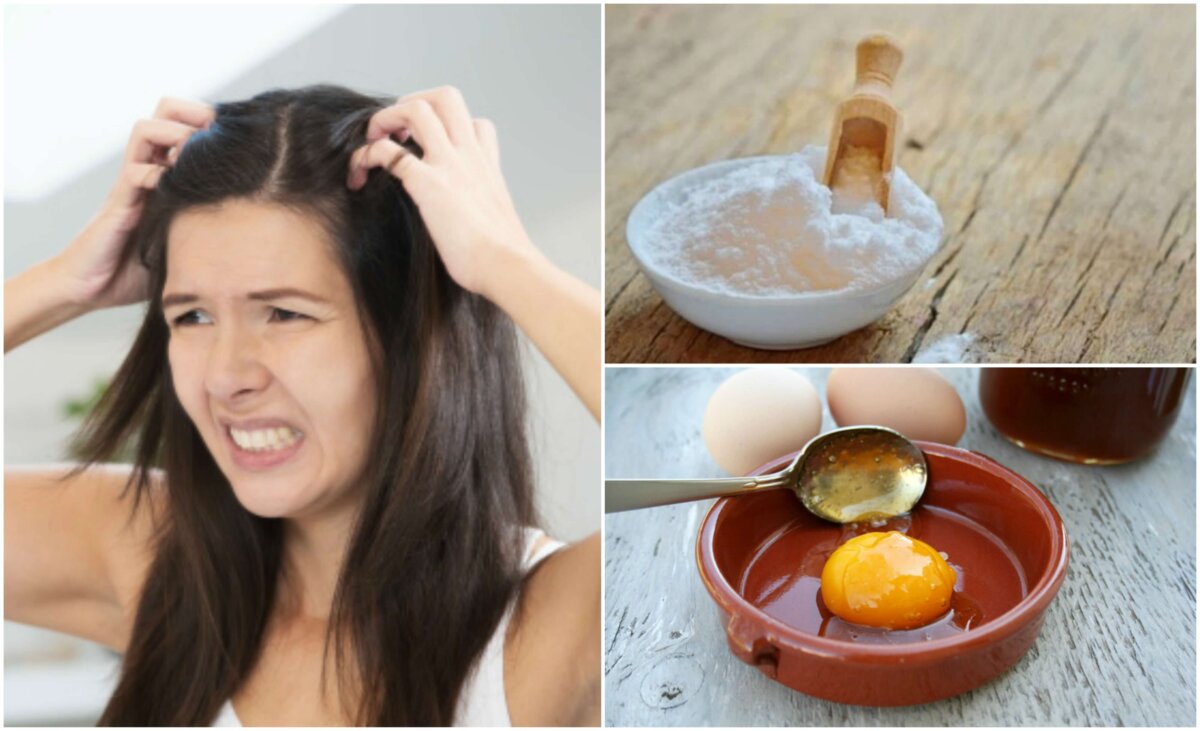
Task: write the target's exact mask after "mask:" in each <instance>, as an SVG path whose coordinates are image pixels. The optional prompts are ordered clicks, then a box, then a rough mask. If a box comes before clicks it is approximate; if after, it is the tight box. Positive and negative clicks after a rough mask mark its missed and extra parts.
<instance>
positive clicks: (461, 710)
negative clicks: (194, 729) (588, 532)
mask: <svg viewBox="0 0 1200 731" xmlns="http://www.w3.org/2000/svg"><path fill="white" fill-rule="evenodd" d="M545 537H546V534H545V533H544V532H542V531H541V530H539V529H537V528H526V529H525V558H524V560H523V561H522V564H521V568H522V569H523V570H524V572H525V573H529V572H530V571H532V570H533V569H534V567H535V566H537V565H538V564H539V563H541V562H542V561H543V560H544V559H545V558H546V557H547V556H549V555H550V554H552V553H554V552H555V551H557V550H558V549H560V548H562V547H563V543H562V542H561V541H556V540H553V539H547V540H546V541H545V542H544V543H542V545H541V546H540V547H539V546H538V543H539V542H541V541H542V539H543V538H545ZM515 607H516V602H515V601H514V602H513V603H510V604H509V605H508V608H507V609H505V610H504V617H502V618H501V619H500V624H498V625H496V631H495V632H493V633H492V637H491V639H489V640H488V643H487V647H485V648H484V650H483V654H482V655H480V656H479V662H478V663H477V664H476V665H475V667H474V669H472V670H471V671H470V672H469V673H467V679H466V680H465V681H463V687H462V692H461V693H459V695H458V709H457V710H456V711H455V713H454V725H455V726H512V719H511V718H510V717H509V715H508V701H507V700H506V699H505V697H504V640H505V638H506V637H507V635H508V624H509V622H510V621H511V620H512V613H513V609H515ZM241 725H242V722H241V721H239V720H238V717H237V713H235V712H234V710H233V702H232V701H225V705H223V706H221V711H220V713H218V714H217V718H216V720H215V721H213V726H215V727H225V728H240V727H241Z"/></svg>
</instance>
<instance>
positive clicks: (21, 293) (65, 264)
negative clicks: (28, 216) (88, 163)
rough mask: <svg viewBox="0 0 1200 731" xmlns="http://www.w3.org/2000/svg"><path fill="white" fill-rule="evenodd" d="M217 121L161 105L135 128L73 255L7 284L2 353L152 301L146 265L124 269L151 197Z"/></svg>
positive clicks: (201, 107) (182, 105) (204, 108)
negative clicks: (99, 313)
mask: <svg viewBox="0 0 1200 731" xmlns="http://www.w3.org/2000/svg"><path fill="white" fill-rule="evenodd" d="M214 118H215V114H214V110H213V109H212V107H210V106H208V105H207V104H202V103H200V102H192V101H184V100H181V99H163V100H162V101H161V102H159V105H158V109H157V110H156V111H155V112H154V117H153V118H152V119H143V120H141V121H139V122H138V123H137V124H135V125H134V127H133V134H131V135H130V137H129V144H128V146H127V147H126V148H125V161H124V163H123V164H122V165H121V173H120V175H119V176H118V177H117V182H116V184H114V185H113V188H112V191H111V192H109V194H108V198H106V199H105V201H104V205H103V206H102V207H101V208H100V212H99V213H97V214H96V215H95V217H94V218H92V220H91V221H90V222H89V223H88V225H87V226H86V227H85V228H84V229H83V231H82V232H80V234H79V235H78V236H76V237H75V238H74V239H73V240H72V241H71V243H70V244H68V245H67V248H66V249H64V250H63V251H62V252H61V253H59V254H58V255H57V256H55V257H53V258H51V259H47V260H45V261H43V262H41V263H39V264H36V265H34V266H33V267H31V268H29V269H27V270H26V271H24V272H22V273H20V274H18V275H17V276H15V277H13V278H12V279H10V280H8V281H7V282H5V284H4V352H6V353H7V352H8V351H10V350H12V349H13V348H15V347H17V346H18V345H20V344H21V343H24V342H26V341H28V340H31V339H32V338H35V337H37V336H38V335H40V334H42V333H44V332H46V331H48V330H52V329H53V328H55V327H58V326H59V325H61V324H63V323H64V322H67V321H68V320H71V319H73V318H75V317H78V316H80V315H82V314H84V313H86V312H90V311H92V310H97V309H101V308H104V307H116V306H117V305H125V304H129V303H131V302H137V301H140V300H143V299H145V298H146V296H147V292H146V282H147V274H146V270H145V268H143V267H142V264H141V262H139V261H137V260H131V261H126V262H122V261H121V255H122V253H123V250H124V248H125V242H126V240H127V239H128V238H129V233H130V232H131V231H133V228H134V227H135V226H136V225H137V223H138V220H139V219H140V218H141V214H142V203H143V200H144V198H145V193H146V191H147V190H149V189H151V188H154V187H155V186H156V185H158V179H159V178H160V177H161V176H162V174H163V171H165V170H166V169H167V167H168V166H169V165H172V164H174V162H175V158H176V156H177V155H178V152H179V149H180V148H181V147H183V143H184V142H186V141H187V139H188V137H190V136H191V135H192V133H193V132H195V131H196V130H198V129H200V128H202V127H205V126H207V125H208V124H210V123H211V122H212V121H213V119H214Z"/></svg>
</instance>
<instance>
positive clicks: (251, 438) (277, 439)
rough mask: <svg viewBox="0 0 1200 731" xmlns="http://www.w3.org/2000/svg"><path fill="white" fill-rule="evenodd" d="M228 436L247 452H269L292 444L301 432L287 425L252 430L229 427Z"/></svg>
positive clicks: (297, 439) (298, 438)
mask: <svg viewBox="0 0 1200 731" xmlns="http://www.w3.org/2000/svg"><path fill="white" fill-rule="evenodd" d="M229 436H231V437H233V442H234V444H236V445H238V447H239V448H241V449H244V450H246V451H247V452H269V451H272V450H277V449H286V448H288V447H290V446H292V445H293V444H295V443H296V442H298V441H300V437H301V436H302V434H300V432H298V431H295V430H294V429H288V428H287V427H279V428H276V429H254V430H252V431H243V430H241V429H234V428H233V427H230V428H229Z"/></svg>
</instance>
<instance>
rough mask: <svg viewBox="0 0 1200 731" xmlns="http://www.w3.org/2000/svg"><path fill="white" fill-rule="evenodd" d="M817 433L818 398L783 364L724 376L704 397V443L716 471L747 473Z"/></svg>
mask: <svg viewBox="0 0 1200 731" xmlns="http://www.w3.org/2000/svg"><path fill="white" fill-rule="evenodd" d="M820 431H821V397H820V396H819V395H818V394H817V389H815V388H813V385H812V384H811V383H809V381H808V379H807V378H805V377H804V376H802V375H800V374H799V373H797V372H796V371H793V370H790V369H787V368H772V367H758V368H748V369H746V370H744V371H740V372H738V373H736V374H734V375H733V376H731V377H729V378H728V379H727V380H726V381H725V382H724V383H722V384H721V385H720V386H719V387H718V388H717V390H716V391H715V392H714V393H713V395H712V397H711V398H709V400H708V407H707V408H706V409H705V411H704V443H705V445H707V446H708V453H709V454H711V455H712V458H713V461H715V462H716V463H717V464H718V465H719V466H720V467H721V469H723V470H725V471H726V472H728V473H729V474H731V475H737V476H742V475H748V474H750V473H751V472H753V471H754V470H755V469H757V468H759V467H762V466H763V465H765V464H766V463H768V462H770V461H772V460H774V459H777V458H779V457H782V456H784V455H786V454H788V453H790V452H794V451H796V450H798V449H800V448H801V447H803V446H804V445H805V444H807V443H808V442H809V440H810V439H812V438H813V437H815V436H816V435H817V434H818V433H820Z"/></svg>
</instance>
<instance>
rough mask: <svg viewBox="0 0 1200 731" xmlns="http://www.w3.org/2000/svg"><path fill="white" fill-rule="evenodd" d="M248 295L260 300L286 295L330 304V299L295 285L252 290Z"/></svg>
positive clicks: (274, 298)
mask: <svg viewBox="0 0 1200 731" xmlns="http://www.w3.org/2000/svg"><path fill="white" fill-rule="evenodd" d="M246 297H247V298H248V299H252V300H259V301H264V300H278V299H283V298H285V297H299V298H301V299H306V300H311V301H313V302H318V303H320V304H323V305H327V304H329V300H327V299H325V298H324V297H321V296H320V295H316V294H313V293H312V292H305V291H304V290H303V289H296V288H295V287H280V288H279V289H264V290H262V291H261V292H251V293H250V294H248V295H246Z"/></svg>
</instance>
